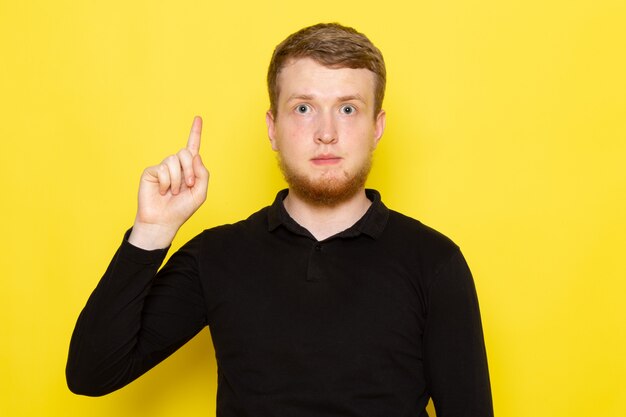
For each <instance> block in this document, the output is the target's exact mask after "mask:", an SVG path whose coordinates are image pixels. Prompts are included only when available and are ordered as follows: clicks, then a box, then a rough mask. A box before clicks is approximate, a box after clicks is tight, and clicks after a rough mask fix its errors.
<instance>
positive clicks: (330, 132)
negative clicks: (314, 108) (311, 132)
mask: <svg viewBox="0 0 626 417" xmlns="http://www.w3.org/2000/svg"><path fill="white" fill-rule="evenodd" d="M328 113H329V112H325V113H324V114H322V115H321V116H320V120H319V123H318V126H317V131H316V132H315V142H316V143H323V144H325V145H328V144H331V143H335V142H337V128H336V126H335V120H334V119H333V117H332V115H330V114H328Z"/></svg>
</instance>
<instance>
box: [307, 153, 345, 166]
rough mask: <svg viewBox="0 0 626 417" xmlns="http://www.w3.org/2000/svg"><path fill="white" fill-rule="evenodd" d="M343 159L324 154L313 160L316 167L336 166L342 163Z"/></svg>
mask: <svg viewBox="0 0 626 417" xmlns="http://www.w3.org/2000/svg"><path fill="white" fill-rule="evenodd" d="M341 159H342V158H341V157H339V156H337V155H333V154H322V155H317V156H314V157H313V158H311V162H312V163H313V164H314V165H334V164H338V163H339V162H341Z"/></svg>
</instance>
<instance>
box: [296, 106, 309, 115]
mask: <svg viewBox="0 0 626 417" xmlns="http://www.w3.org/2000/svg"><path fill="white" fill-rule="evenodd" d="M309 110H310V107H309V105H308V104H298V106H297V107H296V111H297V112H298V113H300V114H305V113H307V112H308V111H309Z"/></svg>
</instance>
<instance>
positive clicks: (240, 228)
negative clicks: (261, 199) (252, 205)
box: [190, 207, 269, 246]
mask: <svg viewBox="0 0 626 417" xmlns="http://www.w3.org/2000/svg"><path fill="white" fill-rule="evenodd" d="M268 209H269V207H264V208H262V209H260V210H259V211H257V212H255V213H252V214H251V215H250V216H249V217H248V218H247V219H243V220H240V221H237V222H235V223H229V224H222V225H219V226H215V227H211V228H209V229H205V230H203V231H202V232H201V233H200V234H198V235H197V236H196V237H194V238H193V239H192V240H191V241H190V243H191V242H193V241H196V242H197V244H199V245H201V246H205V245H223V244H227V243H228V242H232V241H236V242H238V243H239V244H245V241H246V240H249V239H251V238H254V237H255V236H259V235H262V234H263V232H267V230H268V220H267V218H268V216H267V212H268Z"/></svg>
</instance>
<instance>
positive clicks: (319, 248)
mask: <svg viewBox="0 0 626 417" xmlns="http://www.w3.org/2000/svg"><path fill="white" fill-rule="evenodd" d="M322 262H323V245H322V244H321V243H319V242H317V243H315V244H314V245H313V247H312V248H311V254H310V255H309V265H308V268H307V274H306V280H307V281H310V282H316V281H319V280H320V279H321V278H322V277H323V276H322V275H323V274H322Z"/></svg>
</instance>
